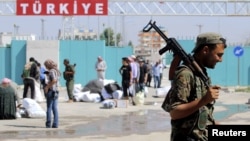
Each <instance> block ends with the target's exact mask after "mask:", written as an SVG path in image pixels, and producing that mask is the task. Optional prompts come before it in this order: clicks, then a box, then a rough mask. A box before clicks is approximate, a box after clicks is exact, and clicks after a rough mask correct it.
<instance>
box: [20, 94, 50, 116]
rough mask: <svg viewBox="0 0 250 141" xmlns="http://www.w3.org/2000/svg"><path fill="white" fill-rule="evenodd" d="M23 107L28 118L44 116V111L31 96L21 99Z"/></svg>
mask: <svg viewBox="0 0 250 141" xmlns="http://www.w3.org/2000/svg"><path fill="white" fill-rule="evenodd" d="M23 107H24V108H25V110H26V111H27V116H28V117H30V118H42V117H46V112H45V111H44V110H43V109H42V107H41V106H40V105H39V104H38V103H37V102H36V101H35V100H33V99H31V98H24V99H23Z"/></svg>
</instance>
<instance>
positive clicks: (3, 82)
mask: <svg viewBox="0 0 250 141" xmlns="http://www.w3.org/2000/svg"><path fill="white" fill-rule="evenodd" d="M10 82H11V80H10V79H9V78H3V79H2V84H9V83H10Z"/></svg>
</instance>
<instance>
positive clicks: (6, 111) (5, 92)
mask: <svg viewBox="0 0 250 141" xmlns="http://www.w3.org/2000/svg"><path fill="white" fill-rule="evenodd" d="M39 66H41V64H39V63H38V62H37V61H36V60H35V59H34V58H33V57H31V58H30V59H29V62H28V63H26V64H25V67H24V69H23V73H22V75H21V77H22V78H23V84H24V90H23V99H25V98H28V95H27V93H28V89H30V90H31V95H30V98H31V99H35V97H36V95H35V94H36V93H35V83H36V81H38V82H40V83H41V84H42V88H43V90H44V95H45V98H46V105H47V110H46V122H45V126H46V128H58V109H57V104H58V95H59V91H58V81H59V78H60V75H61V73H60V71H59V70H58V67H57V64H56V63H55V62H54V61H53V60H51V59H47V60H45V62H44V66H45V68H44V70H42V72H43V74H45V77H40V73H41V71H40V69H41V68H40V67H39ZM46 78H47V79H46ZM39 88H40V87H39ZM17 92H18V90H17V85H14V82H12V81H11V80H10V79H8V78H4V79H2V82H1V85H0V119H16V118H17V115H16V111H17V108H19V107H20V106H21V105H22V102H21V98H20V97H19V95H18V93H17ZM52 113H53V120H52Z"/></svg>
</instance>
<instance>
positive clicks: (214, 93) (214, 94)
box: [204, 85, 221, 103]
mask: <svg viewBox="0 0 250 141" xmlns="http://www.w3.org/2000/svg"><path fill="white" fill-rule="evenodd" d="M220 89H221V87H220V86H217V85H215V86H211V87H209V88H208V89H207V93H206V95H205V96H204V98H205V101H206V102H207V103H210V102H213V101H214V100H215V99H218V98H219V92H220Z"/></svg>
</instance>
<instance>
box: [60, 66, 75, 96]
mask: <svg viewBox="0 0 250 141" xmlns="http://www.w3.org/2000/svg"><path fill="white" fill-rule="evenodd" d="M66 71H70V72H75V67H74V66H73V65H70V64H68V65H67V66H66V67H65V71H64V74H63V76H64V79H65V80H66V88H67V93H68V97H69V100H73V88H74V83H75V80H74V75H69V74H68V75H66V74H65V72H66Z"/></svg>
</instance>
